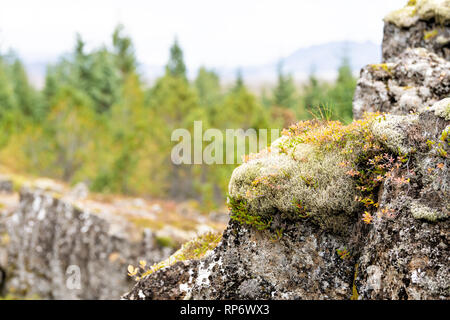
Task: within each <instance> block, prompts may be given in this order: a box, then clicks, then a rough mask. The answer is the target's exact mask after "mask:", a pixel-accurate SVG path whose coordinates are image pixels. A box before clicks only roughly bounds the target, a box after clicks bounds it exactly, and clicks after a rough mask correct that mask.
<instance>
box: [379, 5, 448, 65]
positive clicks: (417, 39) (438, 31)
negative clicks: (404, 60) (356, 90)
mask: <svg viewBox="0 0 450 320" xmlns="http://www.w3.org/2000/svg"><path fill="white" fill-rule="evenodd" d="M384 21H385V26H384V36H383V49H382V50H383V60H384V61H386V60H390V59H392V58H394V59H395V58H396V57H397V56H399V55H400V54H401V53H402V52H403V51H404V50H405V49H407V48H426V49H428V50H429V51H431V52H434V53H435V54H436V55H438V56H440V57H442V58H444V59H446V60H447V61H449V60H450V29H449V25H450V1H449V0H443V1H437V0H410V1H408V4H407V5H406V6H405V7H404V8H402V9H399V10H397V11H394V12H392V13H390V14H388V15H387V16H386V17H385V19H384Z"/></svg>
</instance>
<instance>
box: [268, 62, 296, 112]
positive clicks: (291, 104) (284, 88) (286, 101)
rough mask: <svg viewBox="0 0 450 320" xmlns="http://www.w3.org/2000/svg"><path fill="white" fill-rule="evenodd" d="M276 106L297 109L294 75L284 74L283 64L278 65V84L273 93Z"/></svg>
mask: <svg viewBox="0 0 450 320" xmlns="http://www.w3.org/2000/svg"><path fill="white" fill-rule="evenodd" d="M273 100H274V101H273V103H274V105H275V106H278V107H283V108H290V109H295V107H296V104H297V101H296V98H295V85H294V80H293V78H292V75H290V74H284V73H283V62H282V61H281V62H280V63H279V64H278V84H277V86H276V87H275V90H274V92H273Z"/></svg>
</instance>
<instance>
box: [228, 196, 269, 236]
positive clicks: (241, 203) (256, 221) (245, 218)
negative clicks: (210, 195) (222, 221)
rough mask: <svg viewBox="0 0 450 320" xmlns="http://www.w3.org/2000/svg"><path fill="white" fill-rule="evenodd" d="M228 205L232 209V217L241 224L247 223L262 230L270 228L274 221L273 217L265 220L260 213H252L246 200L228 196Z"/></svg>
mask: <svg viewBox="0 0 450 320" xmlns="http://www.w3.org/2000/svg"><path fill="white" fill-rule="evenodd" d="M228 206H229V209H230V218H231V219H232V220H234V221H237V222H239V223H241V224H246V225H249V226H252V227H254V228H256V229H258V230H260V231H262V230H265V229H267V228H269V227H270V225H271V223H272V218H269V219H267V220H264V219H263V218H262V217H261V216H259V215H255V214H250V213H249V212H248V209H247V203H246V201H245V200H236V199H234V198H232V197H228Z"/></svg>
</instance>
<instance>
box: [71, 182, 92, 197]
mask: <svg viewBox="0 0 450 320" xmlns="http://www.w3.org/2000/svg"><path fill="white" fill-rule="evenodd" d="M88 195H89V187H88V186H87V184H86V183H84V182H79V183H77V184H76V185H75V186H74V187H73V188H72V190H70V192H69V194H68V196H69V198H71V199H73V200H75V201H76V200H84V199H86V198H87V196H88Z"/></svg>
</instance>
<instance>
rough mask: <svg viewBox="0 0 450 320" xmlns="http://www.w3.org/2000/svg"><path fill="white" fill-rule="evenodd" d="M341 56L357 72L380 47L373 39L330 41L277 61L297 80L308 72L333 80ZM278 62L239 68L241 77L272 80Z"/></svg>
mask: <svg viewBox="0 0 450 320" xmlns="http://www.w3.org/2000/svg"><path fill="white" fill-rule="evenodd" d="M344 55H347V56H348V57H349V58H350V63H351V67H352V70H353V72H354V73H355V74H358V73H359V71H360V70H361V68H362V67H363V66H365V65H367V64H369V63H376V62H377V61H381V46H380V45H377V44H375V43H373V42H363V43H358V42H349V41H348V42H344V41H342V42H330V43H325V44H321V45H315V46H311V47H307V48H301V49H298V50H297V51H295V52H293V53H292V54H291V55H289V56H287V57H285V58H283V59H280V60H283V70H284V71H285V72H289V73H291V74H292V75H293V76H294V78H295V79H296V80H297V81H302V80H305V79H306V78H307V77H308V75H309V74H310V73H311V72H312V71H314V73H315V74H316V75H317V76H318V77H319V78H322V79H333V78H335V77H336V75H337V69H338V68H339V65H340V64H341V61H342V58H343V57H344ZM278 63H279V61H272V62H270V63H268V64H265V65H259V66H248V67H243V68H241V70H242V74H243V76H244V79H245V80H246V81H247V82H249V83H251V84H254V85H257V84H261V83H273V82H275V81H276V74H277V65H278ZM219 73H220V74H221V76H222V78H223V79H224V81H227V80H229V79H233V78H234V77H235V75H236V70H225V69H224V70H219Z"/></svg>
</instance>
